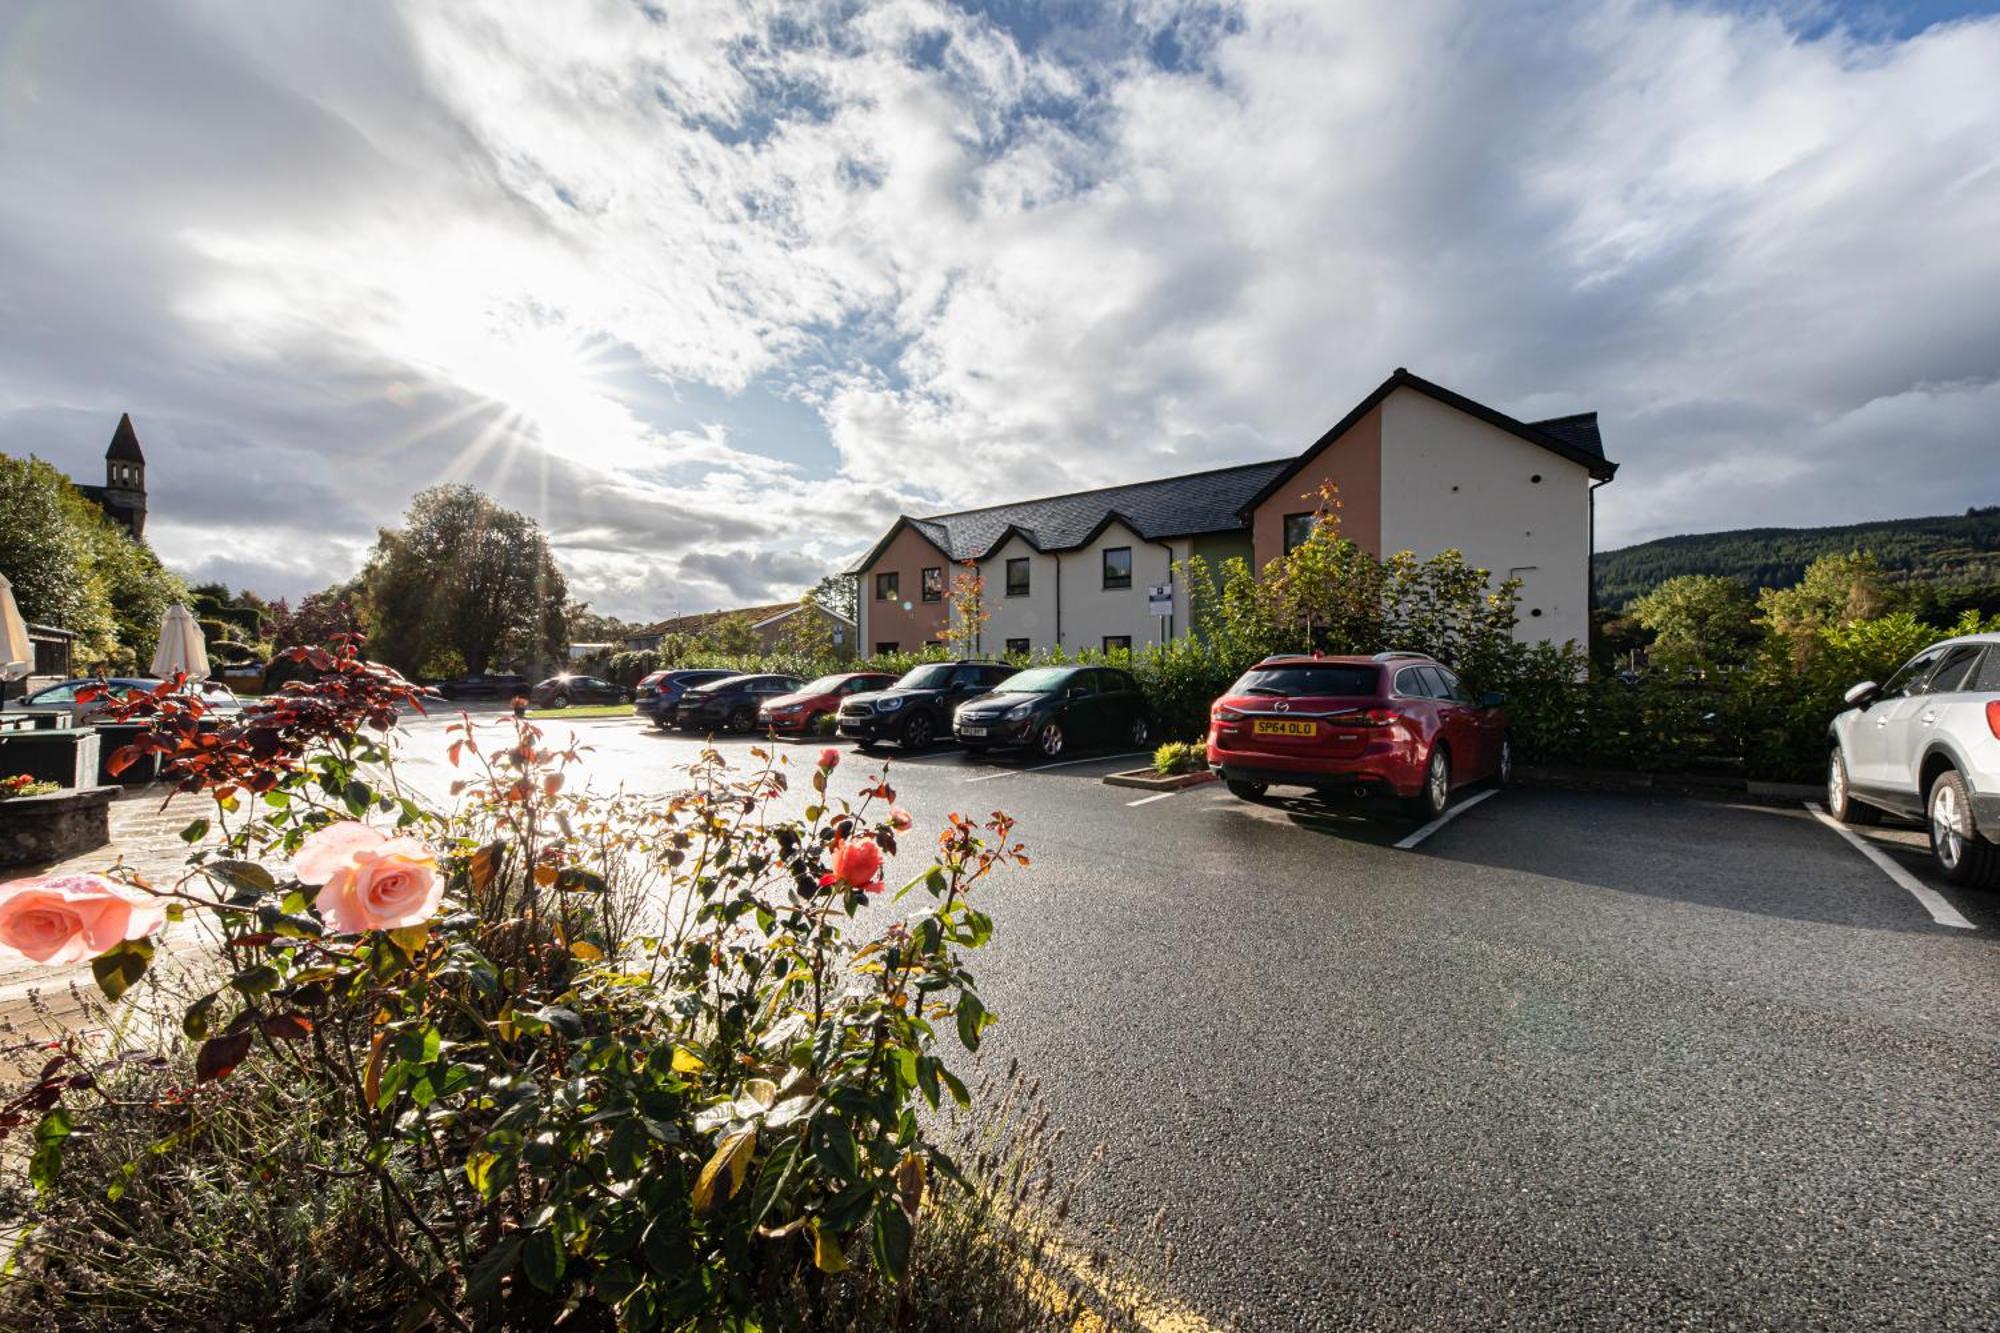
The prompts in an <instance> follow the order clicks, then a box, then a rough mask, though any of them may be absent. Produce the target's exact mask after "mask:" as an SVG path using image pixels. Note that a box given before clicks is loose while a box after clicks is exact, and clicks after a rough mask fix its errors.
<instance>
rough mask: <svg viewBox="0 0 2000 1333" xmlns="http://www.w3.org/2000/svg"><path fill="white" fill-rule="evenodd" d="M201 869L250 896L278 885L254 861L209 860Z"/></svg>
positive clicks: (269, 874)
mask: <svg viewBox="0 0 2000 1333" xmlns="http://www.w3.org/2000/svg"><path fill="white" fill-rule="evenodd" d="M202 869H203V870H204V871H205V872H207V873H208V874H209V875H211V876H213V877H214V878H216V879H219V880H221V881H222V882H223V883H225V884H227V885H229V886H230V887H231V888H233V889H235V890H237V891H238V892H240V893H245V894H249V895H250V896H252V897H255V896H258V895H261V894H266V893H269V892H270V891H271V890H273V889H275V888H277V887H278V881H277V880H275V879H273V878H272V877H271V872H270V871H268V870H266V869H264V867H262V866H260V865H258V864H257V863H256V862H255V861H210V862H209V863H208V864H207V865H205V866H203V867H202Z"/></svg>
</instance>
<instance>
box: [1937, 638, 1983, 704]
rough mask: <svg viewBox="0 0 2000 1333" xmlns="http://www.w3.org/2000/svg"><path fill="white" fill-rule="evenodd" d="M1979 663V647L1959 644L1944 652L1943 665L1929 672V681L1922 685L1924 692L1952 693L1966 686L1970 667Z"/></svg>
mask: <svg viewBox="0 0 2000 1333" xmlns="http://www.w3.org/2000/svg"><path fill="white" fill-rule="evenodd" d="M1978 663H1979V649H1978V648H1977V647H1975V646H1961V647H1957V648H1954V649H1952V650H1951V651H1950V652H1949V653H1947V654H1945V659H1944V663H1943V665H1941V666H1940V667H1938V669H1937V670H1936V671H1934V672H1932V673H1931V679H1930V683H1929V684H1928V685H1926V686H1924V693H1925V694H1953V693H1956V692H1957V691H1959V690H1962V689H1964V688H1966V685H1965V682H1966V680H1967V678H1969V677H1970V676H1971V675H1972V668H1973V667H1975V666H1977V665H1978Z"/></svg>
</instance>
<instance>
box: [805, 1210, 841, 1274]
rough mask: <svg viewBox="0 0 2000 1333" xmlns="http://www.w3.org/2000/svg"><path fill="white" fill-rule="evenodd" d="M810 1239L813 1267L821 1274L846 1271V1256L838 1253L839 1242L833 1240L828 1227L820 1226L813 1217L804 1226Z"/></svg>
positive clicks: (831, 1231)
mask: <svg viewBox="0 0 2000 1333" xmlns="http://www.w3.org/2000/svg"><path fill="white" fill-rule="evenodd" d="M806 1230H807V1232H808V1233H809V1234H810V1235H811V1237H812V1247H813V1267H815V1268H817V1269H819V1271H820V1272H822V1273H844V1272H846V1271H847V1256H846V1255H844V1254H842V1253H841V1252H840V1242H839V1241H838V1240H837V1239H835V1237H834V1235H833V1230H832V1228H830V1227H823V1226H821V1225H820V1220H819V1219H818V1218H817V1217H815V1218H814V1219H813V1220H812V1221H811V1222H809V1223H807V1224H806Z"/></svg>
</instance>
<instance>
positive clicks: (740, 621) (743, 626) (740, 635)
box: [701, 616, 763, 657]
mask: <svg viewBox="0 0 2000 1333" xmlns="http://www.w3.org/2000/svg"><path fill="white" fill-rule="evenodd" d="M701 637H702V638H703V639H705V640H706V641H707V648H708V651H709V652H712V653H721V654H723V655H725V656H728V657H742V656H745V655H746V654H749V653H754V652H756V651H757V650H758V649H759V648H760V647H762V646H763V645H762V644H761V643H759V642H758V639H757V631H756V630H754V629H752V628H751V627H750V621H749V618H748V617H745V616H724V617H722V619H720V620H718V621H716V622H714V623H713V624H711V625H710V626H709V627H708V628H707V629H706V630H704V631H702V636H701Z"/></svg>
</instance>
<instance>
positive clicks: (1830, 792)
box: [1826, 750, 1847, 819]
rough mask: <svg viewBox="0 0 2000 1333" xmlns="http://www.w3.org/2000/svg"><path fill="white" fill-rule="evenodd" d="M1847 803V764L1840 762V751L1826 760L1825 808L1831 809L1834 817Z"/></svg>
mask: <svg viewBox="0 0 2000 1333" xmlns="http://www.w3.org/2000/svg"><path fill="white" fill-rule="evenodd" d="M1846 804H1847V765H1845V764H1843V763H1841V762H1840V751H1838V750H1835V751H1834V752H1833V756H1832V757H1831V758H1830V759H1828V760H1827V761H1826V808H1827V809H1829V810H1831V811H1833V817H1834V818H1835V819H1838V818H1840V812H1841V810H1842V808H1843V807H1845V806H1846Z"/></svg>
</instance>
